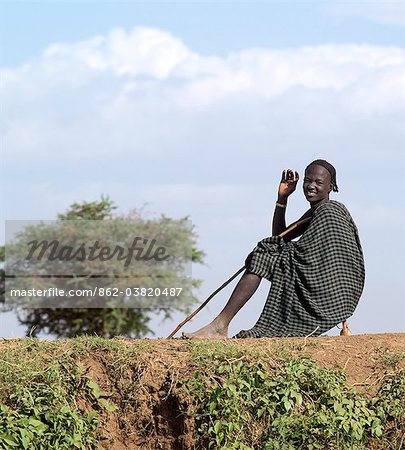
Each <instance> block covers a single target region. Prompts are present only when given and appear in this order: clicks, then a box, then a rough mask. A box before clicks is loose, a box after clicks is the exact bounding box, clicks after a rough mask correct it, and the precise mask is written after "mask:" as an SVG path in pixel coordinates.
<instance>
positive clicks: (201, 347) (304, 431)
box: [187, 342, 405, 450]
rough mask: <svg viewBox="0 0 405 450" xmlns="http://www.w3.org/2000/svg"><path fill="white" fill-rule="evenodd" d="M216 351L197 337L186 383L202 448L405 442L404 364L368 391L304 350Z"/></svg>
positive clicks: (339, 446)
mask: <svg viewBox="0 0 405 450" xmlns="http://www.w3.org/2000/svg"><path fill="white" fill-rule="evenodd" d="M216 350H217V351H214V348H213V346H212V344H211V343H208V344H207V343H205V342H201V343H196V344H194V351H193V354H194V359H195V362H196V371H195V374H194V376H193V378H192V379H191V380H190V381H189V382H188V383H187V389H188V392H189V393H190V395H192V397H193V399H194V417H195V420H196V431H197V433H196V441H197V443H198V444H197V445H198V448H201V449H204V448H215V449H218V448H221V449H246V450H247V449H266V450H273V449H274V450H275V449H282V450H295V449H309V450H311V449H326V448H327V449H339V450H340V449H353V450H354V449H359V450H361V449H364V448H381V449H390V448H392V449H399V448H401V444H402V441H403V432H401V430H403V429H404V426H405V392H404V386H405V371H404V370H403V369H401V370H397V371H395V372H394V373H390V374H387V375H386V377H384V378H385V379H384V381H383V383H382V385H381V386H380V388H379V390H378V391H377V392H376V393H375V395H374V396H372V397H366V396H365V395H364V394H360V393H359V392H358V391H357V390H355V389H354V388H352V387H350V386H348V384H347V378H346V374H345V373H344V371H343V370H330V369H325V368H320V367H319V366H317V365H316V364H315V363H314V362H313V361H312V360H310V359H309V358H307V357H305V356H302V355H301V356H295V355H293V354H290V356H288V355H287V354H286V353H285V351H283V352H282V353H281V356H282V359H280V354H278V355H267V357H266V356H265V355H262V357H261V358H259V359H257V358H255V359H253V360H252V359H251V358H250V359H248V358H246V354H245V352H242V351H240V350H239V351H238V350H237V348H236V347H232V348H230V349H229V347H228V349H227V347H226V346H223V347H222V348H220V349H218V348H217V349H216ZM227 350H228V351H227ZM391 359H395V360H397V359H396V358H394V357H393V356H391ZM391 359H390V360H391Z"/></svg>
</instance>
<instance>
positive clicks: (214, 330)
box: [183, 272, 261, 338]
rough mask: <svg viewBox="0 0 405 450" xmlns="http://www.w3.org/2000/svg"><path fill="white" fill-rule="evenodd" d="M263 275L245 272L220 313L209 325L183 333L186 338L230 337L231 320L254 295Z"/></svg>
mask: <svg viewBox="0 0 405 450" xmlns="http://www.w3.org/2000/svg"><path fill="white" fill-rule="evenodd" d="M260 281H261V277H259V276H258V275H255V274H254V273H246V272H245V273H244V274H243V276H242V278H241V279H240V280H239V282H238V284H237V285H236V287H235V289H234V291H233V292H232V295H231V296H230V298H229V300H228V303H227V304H226V305H225V307H224V309H223V310H222V311H221V312H220V313H219V315H218V316H217V317H216V318H215V319H214V320H213V321H212V322H211V323H210V324H208V325H206V326H205V327H203V328H200V329H199V330H197V331H195V332H194V333H183V336H184V337H186V338H202V337H228V326H229V323H230V321H231V320H232V319H233V318H234V317H235V315H236V313H237V312H238V311H239V310H240V309H241V308H242V306H243V305H244V304H245V303H246V302H247V301H248V300H249V299H250V297H252V295H253V294H254V293H255V292H256V289H257V288H258V287H259V284H260Z"/></svg>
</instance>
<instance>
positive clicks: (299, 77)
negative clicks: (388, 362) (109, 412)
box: [0, 1, 405, 334]
mask: <svg viewBox="0 0 405 450" xmlns="http://www.w3.org/2000/svg"><path fill="white" fill-rule="evenodd" d="M0 16H1V23H0V25H1V27H0V28H1V34H0V39H1V61H0V77H1V78H0V79H1V84H0V95H1V98H2V110H1V122H0V130H1V132H2V141H1V145H2V149H3V150H4V155H5V157H4V158H3V159H4V163H3V174H2V186H3V188H2V193H3V200H2V203H3V205H5V206H4V209H3V211H2V220H3V221H4V219H53V218H55V216H56V214H57V213H58V212H62V211H64V210H65V209H66V208H67V207H68V206H69V204H71V203H72V202H74V201H78V200H95V199H98V198H100V195H101V194H109V195H110V197H111V198H112V199H113V200H114V201H115V202H116V203H117V204H118V205H119V207H120V211H122V212H125V211H129V210H130V209H132V208H139V207H142V206H143V205H145V204H147V209H148V210H149V211H151V212H156V213H161V212H162V213H166V214H169V215H172V216H174V217H181V216H184V215H190V216H191V219H192V221H193V222H194V224H195V225H196V229H197V232H198V233H199V235H200V241H199V243H200V246H201V248H203V249H204V250H205V251H206V253H207V266H206V267H196V268H195V271H194V274H195V276H196V277H199V278H202V279H204V284H203V287H202V289H201V292H200V297H201V299H204V298H205V297H206V296H208V294H209V293H210V292H211V291H213V290H214V289H215V288H216V287H217V286H218V285H220V284H222V282H223V280H224V279H226V278H228V277H229V276H230V275H231V274H232V273H233V272H234V271H235V270H236V269H237V268H239V267H240V266H241V265H242V264H243V261H244V257H245V255H246V254H247V253H248V252H249V251H250V250H251V248H252V247H253V246H254V245H255V243H256V242H257V241H258V240H259V239H261V238H263V237H265V236H266V235H267V234H268V233H269V229H270V223H271V217H272V213H273V206H274V201H275V198H276V189H277V185H278V181H279V177H280V173H281V171H282V169H283V168H285V167H293V168H296V169H297V170H298V171H299V172H300V174H302V171H303V169H304V168H305V166H306V165H307V164H308V163H309V162H310V161H311V160H312V159H315V158H318V157H322V158H325V159H328V160H330V161H331V162H332V163H333V164H334V165H335V166H336V168H337V173H338V184H339V187H340V192H339V194H337V195H335V196H334V197H333V198H334V199H336V200H339V201H341V202H343V203H344V204H345V205H346V206H347V207H348V208H349V210H350V211H351V213H352V215H353V217H354V219H355V221H356V222H357V224H358V226H359V230H360V236H361V239H362V242H363V247H364V251H365V255H366V266H367V284H366V289H365V292H364V295H363V298H362V300H361V302H360V305H359V308H358V310H357V311H356V313H355V316H354V317H353V318H352V319H351V321H350V322H351V323H352V328H353V329H354V331H355V332H357V333H365V332H388V331H404V326H403V324H404V320H403V317H404V316H405V310H404V306H403V305H404V304H403V298H404V293H405V289H404V287H405V286H404V281H403V276H402V272H403V263H404V260H403V250H404V244H403V242H402V241H401V240H400V235H401V232H402V231H403V221H404V219H405V217H404V216H405V214H404V200H403V199H404V187H403V186H404V184H403V177H404V143H405V133H404V126H403V124H404V123H405V49H404V34H405V33H404V30H405V3H404V2H403V1H401V2H385V3H377V2H366V1H363V2H356V3H351V2H326V1H323V2H283V3H281V2H253V3H252V2H249V3H242V2H223V3H219V2H204V3H203V2H200V3H195V2H193V3H191V2H190V3H186V2H178V3H169V2H161V3H140V2H126V3H123V2H103V3H98V2H97V3H96V2H69V3H67V2H66V3H65V2H53V3H50V2H49V3H26V2H1V3H0ZM306 208H307V204H306V202H305V200H304V198H303V196H302V193H301V189H300V188H299V189H297V192H296V193H295V194H294V196H293V197H292V198H291V201H290V202H289V208H288V212H287V215H288V218H289V220H290V221H292V220H294V219H295V218H296V217H297V216H298V215H300V214H301V213H302V212H303V211H304V210H305V209H306ZM1 236H2V240H3V239H4V233H2V235H1ZM267 290H268V284H267V283H264V282H263V283H262V287H261V290H260V292H258V293H257V294H256V296H255V298H254V300H252V301H251V302H249V303H250V304H249V305H248V306H247V307H246V309H244V313H243V314H241V315H240V317H237V318H236V319H235V321H234V324H233V325H232V329H231V333H235V332H237V331H239V329H241V328H247V327H249V326H252V325H253V324H254V322H255V319H256V318H257V317H258V314H259V312H260V310H261V305H262V304H263V302H264V300H265V298H266V293H267ZM228 294H229V292H228V293H225V294H224V295H222V297H221V296H220V297H219V298H218V299H216V300H215V301H216V303H213V304H212V306H211V307H210V308H209V309H208V310H207V311H206V312H205V313H200V315H199V316H198V317H197V318H196V319H195V321H194V323H193V325H192V326H191V328H195V327H197V326H199V325H201V324H203V323H205V322H206V321H207V320H209V319H210V318H212V317H213V315H214V314H215V313H216V312H217V311H218V310H219V309H220V307H221V306H222V305H223V303H224V301H225V299H226V297H227V295H228ZM213 302H214V301H213ZM382 302H384V308H382V307H381V303H382ZM177 319H178V320H179V321H180V320H181V316H179V317H177V318H176V319H175V321H176V320H177ZM0 320H2V321H3V322H5V321H6V320H9V322H8V323H5V324H4V326H5V327H6V328H7V327H8V329H10V328H11V325H10V324H11V323H12V319H11V318H9V319H7V318H4V316H0ZM172 327H173V324H165V325H163V328H162V327H161V326H160V327H158V325H157V322H156V330H159V333H160V332H162V334H166V331H167V332H169V331H170V328H172ZM337 331H338V330H334V332H335V333H336V332H337ZM11 333H12V332H11ZM332 333H333V332H332Z"/></svg>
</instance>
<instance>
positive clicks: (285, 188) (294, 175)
mask: <svg viewBox="0 0 405 450" xmlns="http://www.w3.org/2000/svg"><path fill="white" fill-rule="evenodd" d="M299 179H300V177H299V175H298V172H297V171H294V170H292V169H285V170H283V173H282V175H281V181H280V185H279V187H278V201H279V202H280V203H285V202H286V201H287V198H288V197H289V196H290V195H291V194H292V193H293V192H294V191H295V188H296V187H297V183H298V180H299Z"/></svg>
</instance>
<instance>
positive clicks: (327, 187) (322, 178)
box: [303, 165, 333, 205]
mask: <svg viewBox="0 0 405 450" xmlns="http://www.w3.org/2000/svg"><path fill="white" fill-rule="evenodd" d="M332 187H333V186H332V180H331V176H330V173H329V171H328V170H327V169H325V167H322V166H318V165H314V166H311V167H309V169H308V171H306V172H305V177H304V185H303V189H304V195H305V198H306V199H307V200H308V201H309V202H310V203H311V205H312V204H318V203H322V202H323V201H325V200H328V199H329V192H330V191H331V190H332Z"/></svg>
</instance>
